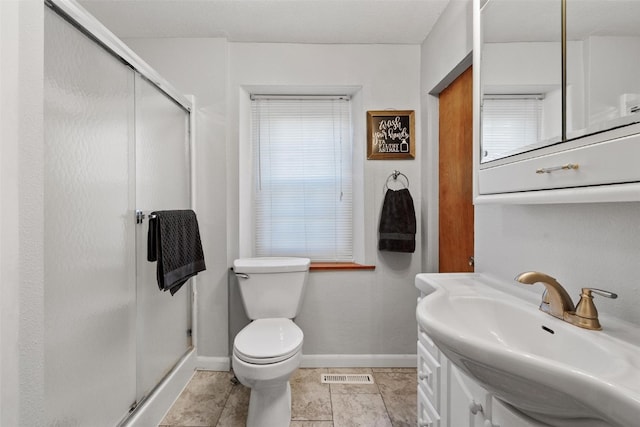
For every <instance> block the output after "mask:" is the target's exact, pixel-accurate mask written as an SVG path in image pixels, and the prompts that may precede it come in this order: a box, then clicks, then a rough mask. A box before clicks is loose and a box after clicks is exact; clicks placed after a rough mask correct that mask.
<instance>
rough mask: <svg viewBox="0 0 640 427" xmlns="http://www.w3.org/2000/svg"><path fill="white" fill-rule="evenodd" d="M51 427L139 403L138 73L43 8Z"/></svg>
mask: <svg viewBox="0 0 640 427" xmlns="http://www.w3.org/2000/svg"><path fill="white" fill-rule="evenodd" d="M44 25H45V35H46V37H45V40H44V43H45V48H44V51H45V55H44V73H45V82H44V150H45V151H44V157H45V161H44V164H45V166H44V196H43V197H44V218H45V219H44V269H45V271H44V274H45V279H44V280H45V282H44V292H45V296H44V297H45V309H44V332H45V338H44V350H45V361H44V372H45V374H44V375H45V378H44V384H45V387H44V388H45V417H46V420H47V424H48V425H67V426H71V425H76V426H85V425H86V426H89V425H115V424H117V423H118V422H119V421H120V420H121V419H122V418H123V417H124V416H126V414H127V411H128V409H129V407H130V405H131V404H132V403H133V402H134V401H135V381H136V379H135V378H136V377H135V375H136V336H135V327H134V325H135V316H136V293H135V292H136V291H135V281H136V277H135V234H134V233H135V231H134V226H135V224H134V221H133V210H134V199H133V195H134V176H133V175H134V174H133V166H134V165H133V162H132V161H131V160H132V159H133V147H134V140H133V137H134V135H133V127H132V123H133V119H134V116H133V113H134V92H133V85H134V73H133V71H132V70H131V69H130V68H128V67H127V66H125V65H124V64H123V63H122V62H120V61H119V60H118V59H116V58H115V57H113V56H112V55H111V54H109V53H107V52H106V51H105V50H104V49H102V48H101V47H100V46H98V45H97V44H96V43H94V42H93V41H92V40H90V39H89V38H88V37H86V36H85V35H84V34H82V33H81V32H80V31H78V30H77V29H76V28H74V27H73V26H72V25H70V24H69V23H67V22H66V21H65V20H63V19H62V18H61V17H60V16H59V15H57V14H56V13H54V12H53V11H51V10H49V9H46V10H45V23H44Z"/></svg>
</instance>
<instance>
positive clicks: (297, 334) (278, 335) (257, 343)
mask: <svg viewBox="0 0 640 427" xmlns="http://www.w3.org/2000/svg"><path fill="white" fill-rule="evenodd" d="M303 338H304V334H303V333H302V330H301V329H300V328H299V327H298V325H296V324H295V323H293V321H292V320H291V319H281V318H271V319H256V320H254V321H253V322H251V323H250V324H248V325H247V326H245V328H244V329H242V330H241V331H240V332H238V335H236V338H235V340H234V342H233V353H234V354H235V355H236V356H237V357H238V359H240V360H242V361H244V362H247V363H252V364H256V365H268V364H271V363H277V362H281V361H283V360H286V359H288V358H290V357H292V356H293V355H295V354H296V353H297V352H299V351H300V349H301V348H302V342H303Z"/></svg>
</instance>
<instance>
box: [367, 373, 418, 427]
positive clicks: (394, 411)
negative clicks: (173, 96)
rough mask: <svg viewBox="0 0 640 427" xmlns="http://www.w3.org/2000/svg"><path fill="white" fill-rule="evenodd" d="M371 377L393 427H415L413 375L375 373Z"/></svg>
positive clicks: (415, 384)
mask: <svg viewBox="0 0 640 427" xmlns="http://www.w3.org/2000/svg"><path fill="white" fill-rule="evenodd" d="M373 375H374V377H375V380H376V382H377V383H378V387H379V388H380V393H381V395H382V399H383V401H384V404H385V406H386V408H387V411H388V413H389V418H391V423H392V424H393V427H409V426H415V425H416V411H417V403H416V400H417V391H416V389H417V383H416V381H417V378H416V375H415V373H412V374H411V373H410V374H407V373H401V372H376V373H374V374H373Z"/></svg>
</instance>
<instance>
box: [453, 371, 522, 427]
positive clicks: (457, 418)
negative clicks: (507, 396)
mask: <svg viewBox="0 0 640 427" xmlns="http://www.w3.org/2000/svg"><path fill="white" fill-rule="evenodd" d="M447 363H448V364H449V378H448V379H449V384H448V385H449V391H448V396H447V402H448V408H447V411H448V415H449V416H448V421H449V422H448V426H449V427H463V426H464V427H466V426H469V427H484V426H485V421H487V418H486V417H485V413H484V407H485V405H486V404H487V401H489V402H490V398H489V397H488V392H487V391H486V390H484V389H483V388H482V387H480V386H478V385H477V384H475V383H474V382H472V381H471V380H470V379H469V378H467V377H466V376H465V375H464V374H463V373H461V372H460V371H459V370H458V369H457V368H456V367H455V366H453V365H452V364H451V362H447ZM506 425H508V424H505V426H506ZM509 427H512V426H511V425H509Z"/></svg>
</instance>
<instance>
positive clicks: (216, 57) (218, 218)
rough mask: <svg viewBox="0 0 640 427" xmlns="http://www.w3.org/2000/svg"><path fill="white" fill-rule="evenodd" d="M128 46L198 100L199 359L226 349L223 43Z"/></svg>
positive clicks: (144, 42)
mask: <svg viewBox="0 0 640 427" xmlns="http://www.w3.org/2000/svg"><path fill="white" fill-rule="evenodd" d="M125 43H127V45H128V46H129V47H130V48H131V49H132V50H133V51H135V52H136V53H137V54H138V55H140V57H142V58H143V59H144V60H145V61H146V62H148V63H149V65H151V66H152V67H153V68H154V69H155V70H156V71H158V72H159V73H160V74H161V75H162V76H163V77H164V78H165V79H167V80H168V81H169V82H171V84H173V85H174V86H175V87H176V89H178V90H179V91H181V92H182V93H184V94H189V95H193V96H195V101H196V130H195V131H196V142H195V145H196V147H195V156H196V157H195V170H196V182H195V185H196V197H195V198H196V205H195V209H194V210H195V212H196V214H197V215H198V225H199V226H200V233H201V239H202V245H203V251H204V254H205V260H206V264H207V270H206V271H204V272H201V273H199V274H198V276H197V293H198V296H197V300H198V305H197V307H196V309H197V316H198V317H197V325H196V328H197V330H196V340H197V347H198V356H200V357H203V358H214V360H215V358H220V357H226V356H227V355H228V348H227V298H228V297H227V269H228V265H227V242H226V239H227V231H226V214H227V212H226V207H225V200H226V197H227V196H226V193H227V173H226V167H227V157H226V115H227V113H226V80H227V42H226V40H224V39H193V38H192V39H180V38H177V39H172V38H165V39H127V40H125Z"/></svg>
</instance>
